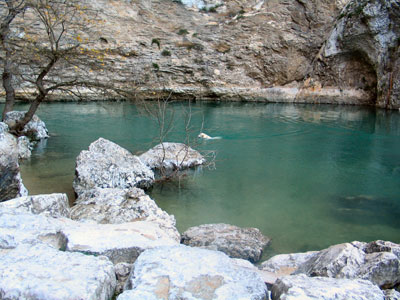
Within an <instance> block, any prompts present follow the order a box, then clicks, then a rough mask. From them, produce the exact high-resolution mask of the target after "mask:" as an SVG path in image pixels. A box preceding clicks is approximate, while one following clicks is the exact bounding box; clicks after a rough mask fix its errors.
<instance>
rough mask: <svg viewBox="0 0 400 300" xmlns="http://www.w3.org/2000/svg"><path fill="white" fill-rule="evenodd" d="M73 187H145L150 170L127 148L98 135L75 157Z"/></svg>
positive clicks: (149, 180) (149, 181)
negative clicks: (96, 138)
mask: <svg viewBox="0 0 400 300" xmlns="http://www.w3.org/2000/svg"><path fill="white" fill-rule="evenodd" d="M75 173H76V177H75V180H74V184H73V186H74V190H75V192H76V193H77V194H78V196H79V195H80V194H82V193H83V192H84V191H85V190H90V189H93V188H96V187H99V188H121V189H125V188H131V187H135V186H137V187H149V186H150V185H151V184H152V183H153V180H154V173H153V172H152V171H151V170H150V169H149V168H148V167H147V166H145V165H144V164H143V163H142V161H141V160H140V159H139V158H138V157H136V156H134V155H132V154H131V153H130V152H129V151H128V150H126V149H124V148H122V147H120V146H118V145H117V144H115V143H113V142H110V141H108V140H106V139H103V138H99V139H98V140H97V141H95V142H93V143H92V144H90V146H89V150H88V151H82V152H81V153H80V154H79V156H78V157H77V159H76V170H75Z"/></svg>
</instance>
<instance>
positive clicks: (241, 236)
mask: <svg viewBox="0 0 400 300" xmlns="http://www.w3.org/2000/svg"><path fill="white" fill-rule="evenodd" d="M269 241H270V240H269V238H267V237H266V236H264V235H263V234H262V233H261V232H260V230H258V229H257V228H240V227H237V226H233V225H228V224H205V225H200V226H195V227H191V228H189V229H188V230H187V231H185V232H184V233H183V234H182V240H181V242H182V243H183V244H185V245H188V246H191V247H201V248H206V249H210V250H218V251H222V252H224V253H225V254H227V255H229V256H230V257H233V258H242V259H247V260H250V261H252V262H257V261H259V260H260V258H261V255H262V252H263V249H264V248H265V247H266V246H267V245H268V243H269Z"/></svg>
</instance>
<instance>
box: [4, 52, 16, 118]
mask: <svg viewBox="0 0 400 300" xmlns="http://www.w3.org/2000/svg"><path fill="white" fill-rule="evenodd" d="M12 78H13V74H12V72H11V53H10V51H9V49H8V48H6V56H5V61H4V71H3V76H2V79H3V87H4V90H5V92H6V104H5V106H4V109H3V114H2V117H1V120H2V121H4V119H5V118H6V114H7V113H8V112H10V111H12V110H13V108H14V103H15V90H14V87H13V85H12Z"/></svg>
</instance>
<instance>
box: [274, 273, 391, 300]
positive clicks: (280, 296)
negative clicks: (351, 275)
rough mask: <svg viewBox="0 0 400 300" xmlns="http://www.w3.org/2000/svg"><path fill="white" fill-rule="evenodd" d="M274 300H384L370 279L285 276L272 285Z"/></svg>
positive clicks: (381, 293)
mask: <svg viewBox="0 0 400 300" xmlns="http://www.w3.org/2000/svg"><path fill="white" fill-rule="evenodd" d="M272 298H273V299H276V300H289V299H290V300H305V299H310V300H312V299H315V300H317V299H318V300H371V299H374V300H384V299H385V297H384V294H383V292H382V291H381V290H380V289H379V287H377V286H376V285H374V284H372V283H371V282H370V281H367V280H361V279H355V280H350V279H336V278H324V277H307V276H305V275H296V276H285V277H283V278H281V279H278V281H277V282H276V284H274V286H273V287H272Z"/></svg>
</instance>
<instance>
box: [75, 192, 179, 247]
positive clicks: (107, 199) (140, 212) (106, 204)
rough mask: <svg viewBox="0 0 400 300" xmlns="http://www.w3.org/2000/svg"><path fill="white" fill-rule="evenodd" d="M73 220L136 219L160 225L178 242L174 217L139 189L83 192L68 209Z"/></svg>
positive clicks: (112, 222) (106, 221) (104, 222)
mask: <svg viewBox="0 0 400 300" xmlns="http://www.w3.org/2000/svg"><path fill="white" fill-rule="evenodd" d="M71 217H72V219H75V220H94V221H96V222H97V223H102V224H118V223H125V222H134V221H137V220H142V221H151V222H155V223H158V224H160V227H161V228H163V229H164V230H165V232H166V233H168V234H169V236H170V237H171V238H173V239H175V240H176V241H178V242H179V240H180V235H179V232H178V230H177V229H176V227H175V218H174V216H171V215H169V214H168V213H166V212H165V211H163V210H162V209H160V208H159V207H158V206H157V204H156V203H155V202H154V200H152V199H151V198H150V197H149V196H147V195H146V194H145V193H144V191H143V190H141V189H139V188H130V189H125V190H122V189H116V188H106V189H101V188H95V189H92V190H88V191H84V192H82V193H81V195H80V196H79V197H78V199H77V200H76V205H75V206H74V207H72V209H71Z"/></svg>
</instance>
